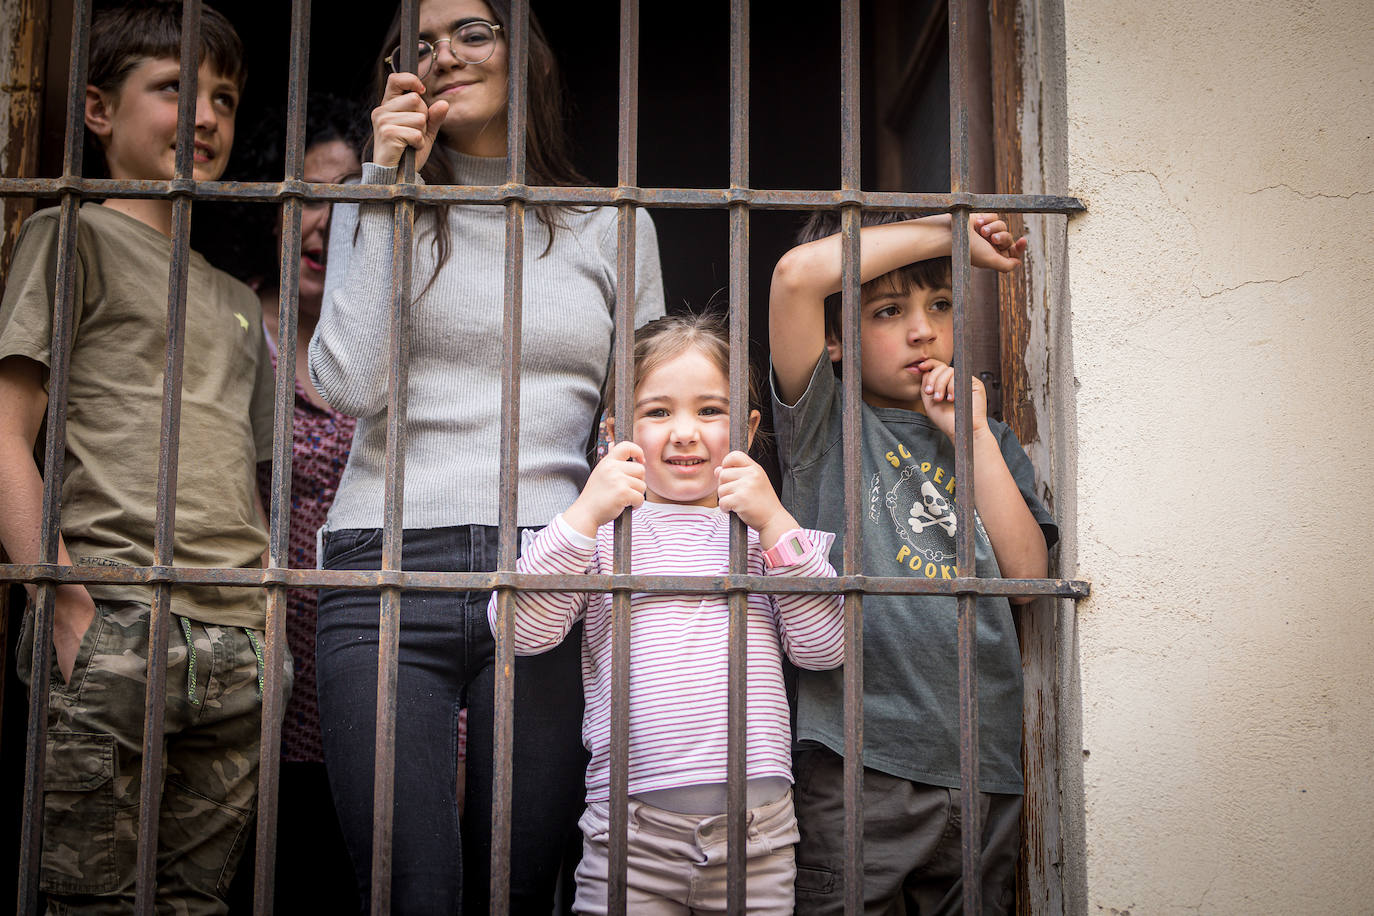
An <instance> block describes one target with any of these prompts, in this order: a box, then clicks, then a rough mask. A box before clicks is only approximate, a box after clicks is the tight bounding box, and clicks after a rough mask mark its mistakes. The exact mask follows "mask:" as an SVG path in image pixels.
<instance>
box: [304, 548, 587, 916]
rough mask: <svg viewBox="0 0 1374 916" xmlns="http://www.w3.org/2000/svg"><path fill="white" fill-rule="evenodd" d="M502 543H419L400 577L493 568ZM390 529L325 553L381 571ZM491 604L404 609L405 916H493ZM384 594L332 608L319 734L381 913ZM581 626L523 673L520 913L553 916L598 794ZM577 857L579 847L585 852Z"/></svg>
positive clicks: (516, 797)
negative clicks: (378, 828)
mask: <svg viewBox="0 0 1374 916" xmlns="http://www.w3.org/2000/svg"><path fill="white" fill-rule="evenodd" d="M496 549H497V530H496V529H495V528H491V527H487V526H481V525H465V526H457V527H451V528H433V529H408V530H406V531H405V533H404V537H403V538H402V560H401V565H402V568H404V569H407V570H438V571H444V570H447V571H483V570H490V569H494V568H495V566H496ZM381 558H382V534H381V531H380V530H379V529H341V530H338V531H333V532H328V533H326V535H325V539H324V551H323V565H324V566H325V568H327V569H350V570H369V569H378V568H380V566H381ZM489 595H490V593H488V592H481V593H478V592H466V593H464V592H457V593H454V592H447V593H444V592H420V591H404V592H402V593H401V638H400V659H399V667H400V673H399V675H398V678H397V703H396V709H397V712H396V757H395V762H396V770H395V807H394V811H395V821H394V828H393V835H392V850H391V901H392V903H391V905H392V912H394V913H396V914H398V916H411V914H423V913H434V914H443V916H450V914H453V913H458V912H467V913H469V914H485V913H486V912H488V910H489V908H490V907H489V905H488V900H489V883H490V872H491V865H490V861H491V796H492V774H493V771H494V766H493V762H492V743H493V699H494V668H493V664H492V662H493V655H494V650H495V642H494V640H493V638H492V635H491V630H490V628H489V627H488V626H487V600H488V598H489ZM378 617H379V593H378V592H375V591H352V590H344V589H333V590H322V591H321V593H320V610H319V629H318V639H317V642H316V648H315V652H316V665H317V679H318V684H319V702H320V724H321V727H322V734H323V738H324V756H325V763H326V765H327V767H328V769H329V783H330V787H331V790H332V791H333V794H334V803H335V806H336V807H337V809H338V812H339V821H340V824H341V826H342V828H343V833H344V838H345V841H346V842H347V844H348V848H349V853H350V855H351V856H352V859H353V867H354V870H355V871H356V873H357V879H358V887H359V891H360V894H361V897H362V904H363V907H364V910H366V908H367V906H368V904H369V902H370V898H371V890H370V887H371V880H370V879H371V870H372V789H373V758H374V748H375V740H376V711H377V660H378ZM581 633H582V631H581V625H580V624H579V626H578V627H577V628H576V629H575V630H574V631H573V632H572V633H571V634H569V636H568V638H567V639H566V640H564V642H563V644H562V645H560V646H558V647H557V648H556V649H554V650H553V651H552V652H548V653H545V654H543V655H537V656H531V657H528V658H518V659H516V663H515V748H514V757H513V761H512V768H513V773H514V787H513V800H512V805H513V811H514V816H513V818H512V820H513V827H512V835H511V863H510V864H511V910H512V912H515V913H524V912H531V913H534V912H537V913H540V914H541V916H547V914H549V913H550V912H551V911H552V908H553V896H554V886H555V883H556V880H557V877H558V872H559V865H560V860H561V857H562V855H563V853H564V850H565V848H566V847H567V846H568V843H567V840H568V839H569V837H573V836H575V835H576V834H577V819H578V816H579V815H580V814H581V812H582V808H583V802H584V798H585V792H584V790H583V774H584V772H585V770H586V766H587V754H586V751H585V750H584V749H583V747H582V735H581V729H582V684H581V651H580V649H581V642H582V638H581ZM463 705H466V706H467V708H468V725H467V741H468V744H467V768H466V769H467V783H466V802H465V806H464V814H463V818H462V824H461V827H460V824H459V818H458V803H457V791H456V790H457V775H456V774H457V750H458V746H457V745H458V710H459V708H460V707H461V706H463ZM574 848H576V847H574Z"/></svg>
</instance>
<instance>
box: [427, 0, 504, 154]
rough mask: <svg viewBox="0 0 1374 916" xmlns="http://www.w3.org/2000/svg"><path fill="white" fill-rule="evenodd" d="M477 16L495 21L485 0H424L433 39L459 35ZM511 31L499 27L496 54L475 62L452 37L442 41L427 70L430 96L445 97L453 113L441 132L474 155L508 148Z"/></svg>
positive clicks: (431, 100) (446, 139) (429, 38)
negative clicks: (456, 48)
mask: <svg viewBox="0 0 1374 916" xmlns="http://www.w3.org/2000/svg"><path fill="white" fill-rule="evenodd" d="M472 20H484V21H486V22H495V21H496V17H495V16H494V15H493V14H492V11H491V7H489V6H487V5H486V4H485V3H483V2H482V0H424V2H422V3H421V4H420V37H421V38H422V39H424V40H425V41H428V42H430V43H431V44H436V43H437V42H439V40H440V39H442V38H449V39H452V40H453V41H458V32H459V30H460V29H461V28H462V26H463V25H464V24H465V23H467V22H471V21H472ZM506 82H507V80H506V37H505V31H504V30H499V31H497V33H496V47H495V48H494V49H493V51H492V55H491V57H489V58H487V59H486V60H484V61H482V63H480V64H470V63H467V62H466V61H463V60H462V59H460V58H459V57H457V56H456V55H455V54H454V53H453V48H452V44H451V43H450V42H448V41H445V42H443V43H442V44H439V45H438V47H437V48H436V49H435V52H434V63H433V65H432V66H431V67H430V70H429V73H427V74H425V89H426V93H425V100H426V101H427V102H429V103H430V104H433V103H434V102H436V101H438V100H439V99H444V100H445V101H447V102H448V104H449V109H448V114H447V115H446V116H445V117H444V123H443V125H442V126H441V127H440V128H439V132H440V134H441V135H442V138H443V140H444V142H445V143H446V144H448V145H449V146H450V147H452V148H453V149H455V150H458V151H459V152H463V153H469V154H471V155H474V156H503V155H505V152H506Z"/></svg>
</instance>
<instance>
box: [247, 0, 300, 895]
mask: <svg viewBox="0 0 1374 916" xmlns="http://www.w3.org/2000/svg"><path fill="white" fill-rule="evenodd" d="M309 37H310V0H292V4H291V52H290V54H291V57H290V64H289V67H290V70H289V73H290V77H289V79H288V80H287V87H286V93H287V95H286V103H287V117H286V149H285V151H286V162H285V177H286V178H288V179H298V180H299V179H302V178H303V176H304V173H305V143H306V136H305V119H306V98H307V96H306V88H307V86H308V79H309V61H310V44H309ZM303 211H304V204H303V203H302V202H301V200H300V199H299V198H296V199H294V200H288V201H286V203H285V204H284V205H283V206H282V233H281V265H280V267H281V271H280V277H279V282H278V284H277V290H278V312H277V352H278V353H284V354H287V355H288V358H286V359H278V360H277V368H276V392H275V394H274V401H275V408H274V410H275V413H274V416H273V423H272V484H271V493H270V500H271V501H270V504H269V506H268V507H267V510H268V512H269V519H270V521H269V524H268V545H267V556H268V564H269V565H270V566H277V567H281V566H286V565H287V564H288V563H289V562H290V558H289V554H290V543H291V466H292V459H293V452H294V441H293V440H294V427H295V412H296V411H295V403H296V361H295V356H294V354H295V352H296V334H297V318H298V314H299V311H298V310H299V305H300V268H301V220H302V216H303ZM286 603H287V597H286V588H285V587H284V586H281V585H273V586H269V587H268V590H267V619H266V622H265V624H264V629H265V632H266V636H267V652H266V661H265V664H264V668H265V669H266V670H265V672H264V681H263V696H262V732H261V738H260V742H259V752H258V823H257V843H256V845H255V847H254V863H253V866H254V867H253V912H254V913H255V914H257V916H272V910H273V907H274V905H275V897H276V894H275V878H276V863H277V856H276V849H277V817H278V812H277V799H278V794H279V789H280V787H281V768H280V763H281V726H282V718H283V715H284V713H285V708H284V707H285V705H286V697H285V695H284V693H283V690H282V688H283V686H284V685H283V683H282V681H283V676H282V672H283V669H284V667H285V662H286V659H287V658H288V657H289V656H288V652H289V650H288V648H287V645H286Z"/></svg>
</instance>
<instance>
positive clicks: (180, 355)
mask: <svg viewBox="0 0 1374 916" xmlns="http://www.w3.org/2000/svg"><path fill="white" fill-rule="evenodd" d="M200 18H201V4H200V0H190V2H188V3H186V4H185V5H184V6H183V7H182V15H181V61H180V66H181V74H180V77H179V83H178V86H179V91H178V94H177V146H176V166H175V174H176V176H177V177H178V178H190V177H191V176H192V174H193V172H192V170H193V169H194V167H195V159H194V141H195V114H196V104H197V92H198V89H197V77H198V75H199V70H200V45H201V38H200ZM190 259H191V198H189V197H181V198H177V199H176V200H174V201H173V202H172V260H171V264H170V266H169V269H168V276H167V368H166V369H165V370H164V373H163V387H162V433H161V436H162V449H161V451H160V454H159V456H158V468H157V521H156V524H155V526H154V528H155V530H154V534H153V555H154V557H155V558H156V562H157V563H159V564H161V565H171V563H172V562H173V554H174V545H175V539H176V499H177V468H178V458H179V453H180V444H181V380H182V370H183V368H184V367H185V356H186V353H185V349H186V348H185V343H186V292H187V282H188V276H189V270H190ZM171 618H172V586H171V585H170V584H168V583H162V584H159V585H157V586H155V587H154V588H153V607H152V616H151V619H150V621H149V627H148V667H147V672H148V673H147V692H146V698H145V700H144V708H143V750H142V753H143V766H142V772H141V774H140V780H141V783H140V785H139V796H138V799H139V803H138V810H139V830H138V858H137V867H136V871H137V879H136V884H135V891H134V911H135V912H136V913H138V914H140V916H153V912H154V910H155V907H156V898H157V839H158V814H159V811H160V809H161V806H162V780H163V776H164V766H163V759H162V755H163V739H164V735H165V724H166V723H165V719H166V711H167V645H168V636H169V635H170V632H171Z"/></svg>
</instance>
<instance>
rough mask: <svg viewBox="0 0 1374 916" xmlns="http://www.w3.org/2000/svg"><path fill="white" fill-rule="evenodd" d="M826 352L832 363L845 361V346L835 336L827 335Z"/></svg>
mask: <svg viewBox="0 0 1374 916" xmlns="http://www.w3.org/2000/svg"><path fill="white" fill-rule="evenodd" d="M825 352H826V354H827V355H829V357H830V361H831V362H832V363H838V362H840V361H841V360H842V359H844V344H842V343H840V339H839V338H838V337H836V336H835V335H833V334H830V333H826V335H825Z"/></svg>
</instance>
